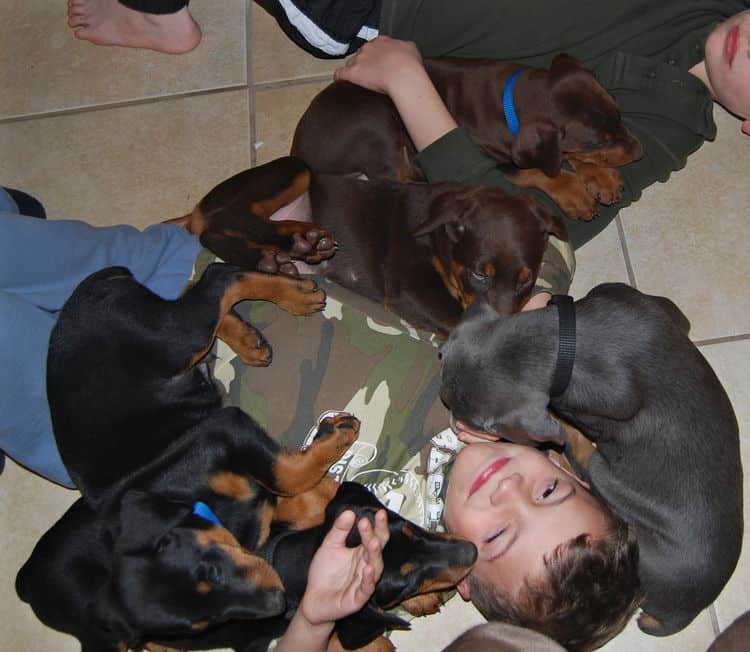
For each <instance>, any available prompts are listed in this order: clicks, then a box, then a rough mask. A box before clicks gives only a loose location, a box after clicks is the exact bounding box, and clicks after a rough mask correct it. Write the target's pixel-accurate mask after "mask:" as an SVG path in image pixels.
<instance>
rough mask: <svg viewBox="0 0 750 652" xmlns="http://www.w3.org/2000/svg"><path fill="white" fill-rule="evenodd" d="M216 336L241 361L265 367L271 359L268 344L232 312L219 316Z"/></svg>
mask: <svg viewBox="0 0 750 652" xmlns="http://www.w3.org/2000/svg"><path fill="white" fill-rule="evenodd" d="M216 336H217V337H218V338H219V339H220V340H222V341H224V342H226V343H227V344H228V345H229V347H230V348H231V349H232V351H234V352H235V353H236V354H237V355H238V356H239V357H240V360H242V362H244V363H245V364H249V365H252V366H253V367H265V366H267V365H268V363H269V362H270V360H271V355H270V350H269V348H268V344H266V342H263V341H262V340H261V339H260V338H259V337H258V333H257V332H256V331H255V330H254V329H253V328H251V327H250V326H249V325H248V324H246V323H245V322H244V321H242V319H240V318H239V317H238V316H237V315H235V314H234V313H232V312H229V313H227V314H226V315H224V317H222V318H221V321H220V322H219V327H218V328H217V329H216Z"/></svg>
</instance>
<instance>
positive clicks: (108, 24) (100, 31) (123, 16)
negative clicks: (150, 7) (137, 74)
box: [68, 0, 201, 54]
mask: <svg viewBox="0 0 750 652" xmlns="http://www.w3.org/2000/svg"><path fill="white" fill-rule="evenodd" d="M68 25H69V26H70V27H72V28H73V33H74V34H75V37H76V38H78V39H82V40H84V41H91V42H92V43H94V44H96V45H119V46H122V47H128V48H145V49H149V50H156V51H157V52H166V53H167V54H182V53H184V52H189V51H190V50H192V49H193V48H195V47H196V46H197V45H198V43H200V40H201V29H200V27H199V26H198V23H196V22H195V20H193V17H192V16H191V15H190V12H189V11H188V8H187V7H183V8H182V9H180V10H179V11H177V12H175V13H173V14H147V13H143V12H140V11H136V10H135V9H130V7H126V6H125V5H123V4H120V3H119V2H118V1H117V0H68Z"/></svg>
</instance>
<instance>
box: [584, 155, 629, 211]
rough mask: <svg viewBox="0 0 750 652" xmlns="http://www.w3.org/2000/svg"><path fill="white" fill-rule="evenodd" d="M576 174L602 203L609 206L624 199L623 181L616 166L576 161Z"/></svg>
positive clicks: (588, 190)
mask: <svg viewBox="0 0 750 652" xmlns="http://www.w3.org/2000/svg"><path fill="white" fill-rule="evenodd" d="M573 165H575V169H576V174H577V175H578V176H579V177H580V179H581V181H583V184H584V186H586V192H587V193H588V194H589V195H590V196H591V197H593V198H594V199H595V200H596V201H598V202H599V203H600V204H604V205H605V206H609V205H610V204H614V203H616V202H618V201H620V199H622V191H623V181H622V176H621V175H620V173H619V171H618V170H617V169H616V168H610V167H602V166H598V165H594V164H592V163H582V162H581V161H575V162H574V163H573Z"/></svg>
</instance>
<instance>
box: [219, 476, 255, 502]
mask: <svg viewBox="0 0 750 652" xmlns="http://www.w3.org/2000/svg"><path fill="white" fill-rule="evenodd" d="M208 486H209V487H211V489H212V490H213V491H214V492H216V493H217V494H219V495H220V496H227V497H228V498H234V499H235V500H251V499H253V498H255V496H257V495H258V490H257V489H256V488H255V487H253V486H251V485H250V481H249V480H248V479H247V478H244V477H243V476H241V475H237V474H236V473H231V472H229V471H219V472H218V473H215V474H214V475H212V476H211V477H210V478H209V480H208Z"/></svg>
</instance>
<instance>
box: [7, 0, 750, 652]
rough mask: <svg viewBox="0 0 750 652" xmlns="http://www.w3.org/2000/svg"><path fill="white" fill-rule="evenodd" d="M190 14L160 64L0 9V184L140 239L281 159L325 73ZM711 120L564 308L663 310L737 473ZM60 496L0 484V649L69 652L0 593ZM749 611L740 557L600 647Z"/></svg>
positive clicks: (611, 238) (462, 619) (737, 139)
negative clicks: (703, 387)
mask: <svg viewBox="0 0 750 652" xmlns="http://www.w3.org/2000/svg"><path fill="white" fill-rule="evenodd" d="M191 6H192V11H193V13H194V15H195V16H196V18H197V19H198V21H199V22H200V23H201V25H202V26H203V31H204V38H203V42H202V44H201V45H200V47H199V48H197V49H196V50H195V51H193V52H191V53H190V54H187V55H184V56H179V57H172V56H165V55H159V54H156V53H150V52H144V51H131V50H126V49H121V48H112V49H110V48H101V47H95V46H92V45H90V44H88V43H81V42H78V41H76V40H75V39H73V38H72V36H71V34H70V32H69V30H68V29H67V27H66V24H65V22H66V16H65V2H64V1H63V0H56V1H55V2H53V1H52V0H4V1H3V2H2V3H0V42H2V44H3V47H2V50H1V51H0V88H2V89H3V92H2V93H0V182H1V183H3V184H5V185H11V186H15V187H21V188H26V189H28V190H30V191H32V192H34V193H36V194H37V195H38V196H39V197H40V198H41V199H42V200H43V201H44V203H45V205H46V207H47V210H48V212H49V213H50V214H51V215H52V216H54V217H72V218H80V219H85V220H88V221H90V222H93V223H95V224H115V223H121V222H126V223H131V224H135V225H139V226H142V225H146V224H149V223H151V222H153V221H158V220H162V219H165V218H168V217H172V216H175V215H180V214H182V213H183V212H185V211H186V210H187V209H189V208H191V207H192V205H193V204H194V203H195V201H196V200H197V199H198V198H199V197H200V196H201V195H202V194H203V193H204V192H205V191H206V190H207V189H209V188H210V187H211V186H212V185H213V184H214V183H215V182H217V181H219V180H221V179H223V178H225V177H227V176H229V175H230V174H232V173H234V172H236V171H238V170H240V169H242V168H245V167H247V166H249V165H251V164H254V163H262V162H265V161H268V160H270V159H272V158H274V157H276V156H277V155H280V154H284V153H286V151H287V148H288V146H289V142H290V138H291V134H292V130H293V127H294V125H295V123H296V120H297V118H298V117H299V116H300V114H301V113H302V111H303V110H304V108H305V107H306V105H307V102H308V101H309V99H310V98H311V97H312V96H313V95H314V94H315V93H316V92H317V90H318V89H319V88H321V86H322V85H324V84H325V83H326V82H327V81H328V80H329V79H330V75H331V72H332V70H333V69H334V68H335V64H334V63H331V62H324V61H317V60H314V59H312V58H311V57H309V56H308V55H306V54H305V53H304V52H302V51H301V50H297V49H296V48H295V47H294V46H293V45H291V44H290V43H289V42H288V41H287V40H286V38H285V37H284V35H283V34H282V33H281V32H280V30H279V29H278V28H277V27H276V25H275V23H273V21H272V20H270V19H269V17H268V16H266V15H265V14H264V13H263V12H262V11H261V10H259V9H258V8H257V7H255V6H254V5H252V3H250V2H246V0H223V1H222V2H208V1H207V0H195V1H194V2H193V3H192V5H191ZM718 122H719V134H720V135H719V137H718V139H717V140H716V142H715V143H712V144H709V145H706V146H704V147H703V148H702V149H701V150H700V151H699V152H698V153H697V154H696V155H694V156H693V157H692V158H691V160H690V162H689V164H688V166H687V168H686V169H685V170H683V171H681V172H680V173H678V174H676V175H674V176H673V178H672V179H671V180H670V182H669V183H668V184H666V185H663V184H658V185H657V186H655V187H653V188H650V189H649V190H648V191H647V192H646V193H645V194H644V196H643V199H642V200H641V201H640V202H639V203H638V204H637V205H636V206H633V207H631V208H628V209H626V210H624V211H623V212H622V215H621V219H620V220H618V222H617V223H616V224H614V225H612V226H610V227H609V228H608V229H607V230H606V231H605V232H604V233H603V234H602V235H601V236H600V237H598V238H597V239H596V240H595V241H593V242H591V243H589V244H588V245H586V247H584V248H583V249H582V250H581V251H580V252H579V256H578V265H579V271H578V274H577V277H576V281H575V283H574V288H573V294H574V295H576V296H581V295H582V294H583V293H585V292H586V291H587V289H589V288H590V287H592V286H593V285H595V284H596V283H598V282H600V281H604V280H622V281H628V282H631V283H633V284H635V285H637V287H639V288H640V289H642V290H645V291H647V292H652V293H659V294H665V295H667V296H670V297H671V298H673V299H674V300H675V301H676V302H677V303H678V304H679V305H680V307H681V308H682V309H683V310H684V311H685V312H686V314H687V315H688V316H689V318H690V320H691V322H692V326H693V330H692V334H693V338H694V339H695V341H696V343H697V344H698V345H699V346H700V348H701V350H702V351H703V353H704V354H705V355H706V357H707V358H708V359H709V360H710V362H711V363H712V365H714V367H715V369H716V371H717V373H718V375H719V377H720V378H721V379H722V380H723V382H724V384H725V385H726V388H727V390H728V392H729V394H730V396H731V398H732V401H733V403H734V406H735V410H736V412H737V416H738V419H739V421H740V426H741V431H742V432H743V433H744V436H743V446H744V449H743V458H744V460H745V462H746V464H748V465H749V466H748V468H750V434H749V431H750V408H749V407H748V405H750V381H748V378H747V373H746V370H747V369H748V368H750V280H749V279H750V256H748V255H747V243H745V242H744V239H743V238H744V236H745V234H746V233H747V223H748V222H747V220H748V207H750V191H749V190H748V188H749V186H748V183H747V170H748V169H750V139H747V138H743V137H741V135H740V134H739V130H738V126H737V123H736V122H735V120H734V119H733V118H732V117H731V116H729V115H727V114H725V113H723V112H718ZM0 237H2V235H1V234H0ZM745 497H746V503H748V499H750V492H749V491H748V490H747V485H746V491H745ZM74 499H75V494H74V493H73V492H68V491H65V490H62V489H59V488H57V487H55V486H52V485H50V484H49V483H45V482H44V481H41V480H39V479H37V478H35V477H34V476H32V475H30V474H28V473H27V472H25V471H23V470H21V469H20V468H18V467H16V466H15V465H13V464H12V463H9V464H8V467H7V468H6V470H5V472H4V473H3V474H2V475H1V476H0V531H2V533H3V535H2V536H3V544H4V546H3V547H4V549H5V552H4V553H3V555H2V557H1V558H0V623H2V624H0V641H2V643H1V644H0V648H1V649H3V650H9V651H10V650H13V651H18V652H27V651H31V652H36V651H40V652H42V651H46V650H55V651H56V652H57V651H59V652H67V651H69V650H70V651H73V650H77V649H78V645H77V642H76V641H75V640H74V639H72V638H70V637H67V636H64V635H61V634H58V633H56V632H54V631H51V630H48V629H46V628H45V627H43V626H42V625H41V624H40V623H39V622H38V621H37V620H36V619H35V617H34V616H33V614H32V613H31V611H30V609H29V608H28V607H27V606H26V605H24V604H22V603H20V602H19V600H18V599H17V598H16V595H15V591H14V589H13V582H14V578H15V574H16V571H17V570H18V568H19V567H20V565H21V564H22V563H23V561H25V559H26V558H27V557H28V555H29V553H30V551H31V549H32V547H33V545H34V543H35V541H36V540H37V539H38V537H39V536H40V535H41V534H42V533H43V532H44V531H45V530H46V529H47V528H48V527H49V526H50V525H51V524H52V523H53V522H54V521H55V520H56V519H57V518H58V517H59V516H60V515H61V514H62V513H63V512H64V510H65V509H66V508H67V506H68V505H69V504H70V503H71V502H72V501H73V500H74ZM746 512H747V513H748V514H749V515H750V511H748V510H747V509H746ZM748 521H750V518H748ZM747 608H750V545H746V546H745V552H744V554H743V557H742V559H741V561H740V564H739V567H738V570H737V571H736V573H735V576H734V577H733V578H732V580H731V581H730V583H729V585H728V586H727V587H726V589H725V591H724V592H723V594H722V595H721V596H720V597H719V599H718V600H717V601H716V603H715V604H714V605H712V606H711V608H710V609H708V610H707V611H706V612H705V613H703V614H701V615H700V616H699V617H698V618H697V619H696V620H695V622H694V623H693V624H692V625H691V626H690V627H689V628H688V629H686V630H685V631H683V632H682V633H680V634H678V635H676V636H673V637H669V638H664V639H656V638H651V637H648V636H645V635H643V634H641V633H640V632H639V631H638V629H637V628H636V627H635V626H634V625H633V624H632V623H631V625H630V626H629V627H628V628H627V629H626V631H625V632H624V633H623V634H622V635H620V636H619V637H618V638H617V639H615V640H614V641H612V642H611V643H610V644H608V645H607V646H606V647H605V648H604V649H605V650H606V651H607V652H626V651H627V652H638V651H643V652H650V651H653V652H666V651H677V650H679V651H682V652H693V651H695V652H698V651H702V650H705V649H706V647H707V645H708V644H710V642H711V640H713V638H714V637H715V635H716V634H717V633H718V632H719V631H721V630H722V629H723V628H724V627H726V626H727V624H728V623H730V622H731V621H732V620H733V619H734V618H735V617H736V616H737V615H739V614H740V613H741V612H743V611H744V610H746V609H747ZM480 621H481V618H480V617H479V616H478V615H477V614H476V612H475V611H474V610H473V609H472V608H471V607H470V606H468V605H466V604H464V603H462V602H461V601H460V600H459V599H454V600H452V601H451V602H449V604H448V605H447V606H446V607H445V608H444V610H443V612H442V613H441V614H440V615H437V616H432V617H429V618H425V619H421V620H418V621H416V622H415V624H414V628H413V631H411V632H407V633H398V634H397V635H395V636H394V641H396V643H397V645H398V649H399V650H404V651H407V652H408V651H410V650H420V651H423V650H439V649H441V648H442V647H443V645H444V644H446V643H447V642H448V641H450V640H452V639H453V638H454V637H455V636H456V635H457V634H458V633H460V632H461V631H463V630H465V629H466V628H468V627H470V626H471V625H473V624H475V623H478V622H480Z"/></svg>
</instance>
